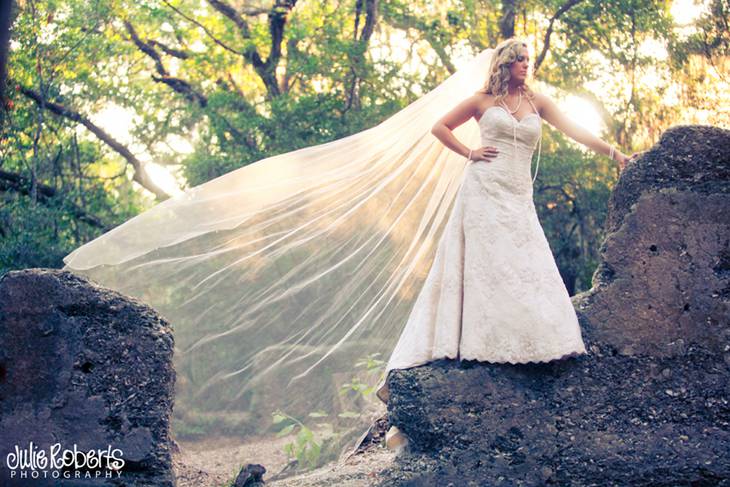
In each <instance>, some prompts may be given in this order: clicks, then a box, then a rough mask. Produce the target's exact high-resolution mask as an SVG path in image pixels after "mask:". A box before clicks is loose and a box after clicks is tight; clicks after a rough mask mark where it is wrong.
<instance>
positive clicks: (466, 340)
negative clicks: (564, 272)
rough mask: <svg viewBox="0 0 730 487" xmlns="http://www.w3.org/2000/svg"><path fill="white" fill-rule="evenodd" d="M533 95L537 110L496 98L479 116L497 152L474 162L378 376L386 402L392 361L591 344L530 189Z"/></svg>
mask: <svg viewBox="0 0 730 487" xmlns="http://www.w3.org/2000/svg"><path fill="white" fill-rule="evenodd" d="M528 101H530V100H529V99H528ZM530 104H531V105H532V109H533V110H534V112H531V113H530V114H528V115H525V116H524V117H523V118H522V119H520V120H517V119H516V118H515V117H514V116H513V115H512V114H511V113H509V112H508V111H507V110H506V109H504V108H503V107H501V106H492V107H489V108H488V109H487V110H486V111H485V112H484V114H483V115H482V117H481V119H480V120H479V122H478V123H479V130H480V134H481V142H482V145H491V146H496V147H497V148H498V150H499V153H498V155H497V156H496V157H495V158H493V159H490V161H473V162H470V163H469V164H468V166H467V167H466V170H465V173H464V177H463V180H462V181H461V187H460V188H459V191H458V194H457V196H456V199H455V201H454V206H453V210H452V213H451V214H450V216H449V220H448V222H447V223H446V227H445V229H444V232H443V233H442V236H441V239H440V241H439V243H438V247H437V250H436V255H435V257H434V260H433V263H432V266H431V269H430V271H429V273H428V276H427V277H426V280H425V282H424V285H423V287H422V289H421V291H420V294H419V295H418V297H417V298H416V302H415V304H414V307H413V308H412V310H411V312H410V315H409V318H408V321H407V323H406V325H405V328H404V330H403V332H402V334H401V335H400V338H399V340H398V343H397V345H396V347H395V349H394V350H393V353H392V355H391V357H390V359H389V361H388V364H387V366H386V370H385V374H384V378H383V379H382V381H381V383H380V384H378V385H377V386H376V394H377V396H378V397H379V398H380V399H381V400H382V401H383V402H386V403H387V401H388V397H389V390H388V384H387V378H388V374H389V373H390V371H391V370H393V369H404V368H409V367H414V366H417V365H422V364H425V363H427V362H429V361H432V360H435V359H438V358H444V357H447V358H460V359H465V360H479V361H484V362H493V363H505V362H509V363H512V364H516V363H526V362H547V361H550V360H555V359H561V358H567V357H570V356H576V355H580V354H584V353H586V349H585V345H584V343H583V339H582V336H581V331H580V326H579V324H578V318H577V316H576V314H575V310H574V309H573V305H572V303H571V301H570V296H569V295H568V291H567V289H566V288H565V284H564V283H563V280H562V278H561V277H560V274H559V272H558V267H557V265H556V263H555V258H554V257H553V254H552V251H551V249H550V246H549V244H548V241H547V239H546V237H545V233H544V231H543V229H542V226H541V224H540V221H539V220H538V217H537V212H536V210H535V205H534V202H533V199H532V198H533V193H532V184H533V179H532V178H531V177H530V165H531V160H532V154H533V152H534V148H535V145H536V143H537V142H538V140H539V139H540V136H541V123H542V119H541V117H540V115H539V114H538V113H537V110H536V109H535V106H534V104H532V102H531V101H530ZM538 163H539V154H538ZM535 174H537V173H535Z"/></svg>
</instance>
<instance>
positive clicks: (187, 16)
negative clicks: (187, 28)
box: [162, 0, 243, 56]
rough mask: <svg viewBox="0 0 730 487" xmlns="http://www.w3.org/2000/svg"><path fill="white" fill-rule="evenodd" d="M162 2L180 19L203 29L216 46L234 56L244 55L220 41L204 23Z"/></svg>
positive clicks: (165, 1) (164, 0)
mask: <svg viewBox="0 0 730 487" xmlns="http://www.w3.org/2000/svg"><path fill="white" fill-rule="evenodd" d="M162 1H163V2H164V3H165V5H167V6H168V7H170V9H172V11H173V12H175V13H177V14H178V15H179V16H180V17H182V18H184V19H185V20H187V21H188V22H190V23H192V24H195V25H197V26H198V27H200V28H201V29H203V32H205V34H206V35H207V36H208V37H210V39H211V40H212V41H213V42H215V43H216V44H218V45H219V46H221V47H222V48H223V49H225V50H226V51H229V52H232V53H233V54H237V55H239V56H243V53H242V52H241V51H238V50H236V49H234V48H232V47H231V46H229V45H228V44H226V43H225V42H223V41H221V40H220V39H218V38H217V37H216V36H214V35H213V33H212V32H211V31H210V30H209V29H208V28H207V27H206V26H204V25H203V24H202V23H200V22H198V21H197V20H195V19H194V18H193V17H190V16H189V15H187V14H186V13H185V12H183V11H182V10H180V9H178V8H177V7H175V6H174V5H172V4H171V3H170V2H168V1H167V0H162Z"/></svg>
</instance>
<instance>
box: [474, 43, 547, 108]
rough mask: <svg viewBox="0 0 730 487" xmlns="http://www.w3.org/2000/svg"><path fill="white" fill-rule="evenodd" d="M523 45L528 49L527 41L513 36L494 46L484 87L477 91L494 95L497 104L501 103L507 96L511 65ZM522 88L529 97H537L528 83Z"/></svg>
mask: <svg viewBox="0 0 730 487" xmlns="http://www.w3.org/2000/svg"><path fill="white" fill-rule="evenodd" d="M521 47H524V48H526V49H527V43H526V42H525V41H523V40H521V39H517V38H515V37H512V38H510V39H507V40H504V41H502V42H500V43H499V44H498V45H497V47H495V48H494V54H493V55H492V61H491V63H490V64H489V73H488V75H487V81H486V82H485V83H484V86H483V87H482V88H480V89H479V90H477V91H476V92H477V93H485V94H487V95H494V103H495V104H497V103H499V102H500V101H501V100H502V99H504V97H505V96H507V86H508V84H509V80H510V67H511V66H512V63H514V62H515V61H516V60H517V56H518V55H519V54H520V48H521ZM522 90H523V93H524V94H526V95H527V97H528V98H530V99H533V98H535V93H534V92H533V91H532V89H531V88H530V87H529V86H528V85H527V83H525V84H523V85H522Z"/></svg>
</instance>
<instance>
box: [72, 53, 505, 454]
mask: <svg viewBox="0 0 730 487" xmlns="http://www.w3.org/2000/svg"><path fill="white" fill-rule="evenodd" d="M492 52H493V49H486V50H484V51H482V52H481V53H480V54H478V55H476V56H475V57H473V58H472V59H471V60H470V61H469V62H468V64H467V65H465V66H464V67H462V68H461V69H459V70H458V71H457V72H456V73H454V74H453V75H451V76H450V77H449V78H448V79H446V80H445V81H444V82H443V83H441V84H440V85H439V86H438V87H436V88H435V89H434V90H432V91H430V92H428V93H427V94H425V95H424V96H422V97H421V98H419V99H418V100H416V101H415V102H413V103H411V104H410V105H408V106H407V107H406V108H404V109H402V110H401V111H399V112H398V113H396V114H395V115H393V116H391V117H390V118H388V119H387V120H385V121H383V122H382V123H380V124H379V125H377V126H375V127H373V128H370V129H367V130H364V131H362V132H359V133H356V134H354V135H350V136H347V137H344V138H342V139H338V140H335V141H332V142H328V143H324V144H321V145H317V146H312V147H307V148H304V149H300V150H295V151H292V152H289V153H286V154H280V155H277V156H274V157H269V158H266V159H262V160H260V161H257V162H255V163H253V164H250V165H247V166H244V167H241V168H240V169H237V170H234V171H232V172H230V173H228V174H225V175H223V176H220V177H218V178H216V179H213V180H211V181H209V182H207V183H205V184H201V185H199V186H196V187H194V188H191V189H189V190H187V191H186V192H184V193H183V194H181V195H179V196H176V197H173V198H170V199H168V200H166V201H164V202H161V203H159V204H157V205H156V206H154V207H153V208H151V209H149V210H148V211H145V212H143V213H141V214H140V215H138V216H136V217H134V218H132V219H130V220H129V221H127V222H125V223H124V224H122V225H120V226H118V227H116V228H114V229H113V230H111V231H109V232H107V233H105V234H104V235H102V236H100V237H98V238H96V239H95V240H93V241H91V242H89V243H87V244H85V245H83V246H81V247H79V248H77V249H76V250H74V251H73V252H71V253H70V254H69V255H67V256H66V257H65V258H64V263H65V267H64V269H66V270H70V271H73V272H75V273H77V274H81V275H85V276H87V277H89V278H90V279H91V280H93V281H95V282H97V283H99V284H101V285H103V286H106V287H108V288H111V289H114V290H117V291H119V292H121V293H124V294H126V295H129V296H133V297H136V298H138V299H141V300H142V301H144V302H145V303H147V304H149V305H151V306H152V307H154V308H155V309H156V310H158V311H159V312H160V313H161V314H162V315H163V316H164V317H165V318H166V319H167V320H168V321H169V322H170V323H171V324H172V326H173V329H174V333H175V356H174V365H175V369H176V371H177V382H176V392H175V393H176V396H175V407H174V411H173V423H172V429H173V434H174V435H176V436H180V437H182V436H186V437H189V436H212V437H218V436H222V435H235V436H238V437H240V438H241V439H242V440H244V439H245V438H246V437H253V436H257V435H263V434H273V433H274V432H277V431H278V430H279V429H280V428H281V427H283V426H285V425H288V424H292V425H294V426H289V430H293V432H296V431H299V430H297V429H296V426H297V425H300V426H305V427H306V428H307V429H309V430H311V431H313V432H314V434H315V435H317V434H321V435H322V438H325V436H324V435H325V434H326V435H327V436H326V438H328V439H327V442H328V443H327V445H329V447H330V449H329V450H328V452H329V453H330V456H331V458H335V457H339V456H341V454H342V453H346V452H347V451H349V450H350V449H351V448H352V447H353V446H354V445H355V444H356V441H357V440H358V438H360V437H361V435H362V434H363V432H365V431H367V429H368V426H369V425H370V424H371V422H372V421H373V420H374V419H375V418H377V417H378V416H380V415H382V414H383V413H384V412H385V406H384V405H383V404H382V403H381V402H380V401H379V400H378V399H377V398H376V397H375V394H373V389H374V386H375V385H376V384H377V383H378V382H379V380H380V379H382V375H383V374H382V372H383V370H384V365H385V362H386V361H387V359H388V357H389V354H390V353H391V351H392V350H393V349H394V348H395V344H396V342H397V340H398V337H399V335H400V333H401V331H402V329H403V327H404V325H405V323H406V321H407V318H408V314H409V312H410V309H411V307H412V305H413V303H414V302H415V298H416V296H417V295H418V292H419V290H420V288H421V286H422V284H423V282H424V280H425V277H426V275H427V273H428V271H429V268H430V266H431V263H432V260H433V256H434V253H435V249H436V245H437V243H438V241H439V238H440V236H441V234H442V230H443V227H444V226H445V223H446V220H447V218H448V215H449V212H450V209H451V206H452V202H453V201H454V198H455V195H456V192H457V190H458V189H459V186H460V184H461V180H462V177H463V174H464V169H465V168H466V164H467V161H466V159H465V158H464V157H461V156H459V155H458V154H456V153H455V152H453V151H451V150H449V149H447V148H446V147H444V145H443V144H442V143H441V142H440V141H439V140H438V139H436V137H434V136H433V135H432V134H431V132H430V129H431V127H432V125H433V123H434V122H435V121H436V120H437V119H438V118H440V117H441V116H442V115H443V114H444V113H445V112H446V111H447V110H448V109H450V108H451V107H453V106H454V105H455V104H456V103H458V102H459V101H461V100H463V99H464V98H466V97H467V96H469V95H471V94H472V93H474V92H475V91H476V90H478V89H479V88H480V87H481V86H482V85H483V83H484V81H485V78H486V74H487V70H488V67H489V62H490V61H491V57H492V56H491V55H492ZM454 133H455V135H456V136H457V137H458V138H459V140H461V141H462V142H464V143H465V144H467V145H469V146H470V147H475V148H476V147H478V146H479V143H480V141H479V130H478V127H477V124H476V123H474V122H473V121H469V122H468V123H465V124H463V125H461V126H459V127H458V128H457V129H456V130H455V131H454ZM274 413H276V414H274ZM305 431H306V430H305ZM322 443H323V444H324V443H325V441H324V440H323V441H322ZM323 452H324V450H322V451H321V452H320V453H323ZM242 460H243V459H242ZM249 460H251V461H260V462H263V461H265V460H266V459H249Z"/></svg>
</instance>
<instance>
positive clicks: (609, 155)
mask: <svg viewBox="0 0 730 487" xmlns="http://www.w3.org/2000/svg"><path fill="white" fill-rule="evenodd" d="M613 153H614V148H613V146H611V152H609V154H608V157H610V158H611V160H612V161H613Z"/></svg>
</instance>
